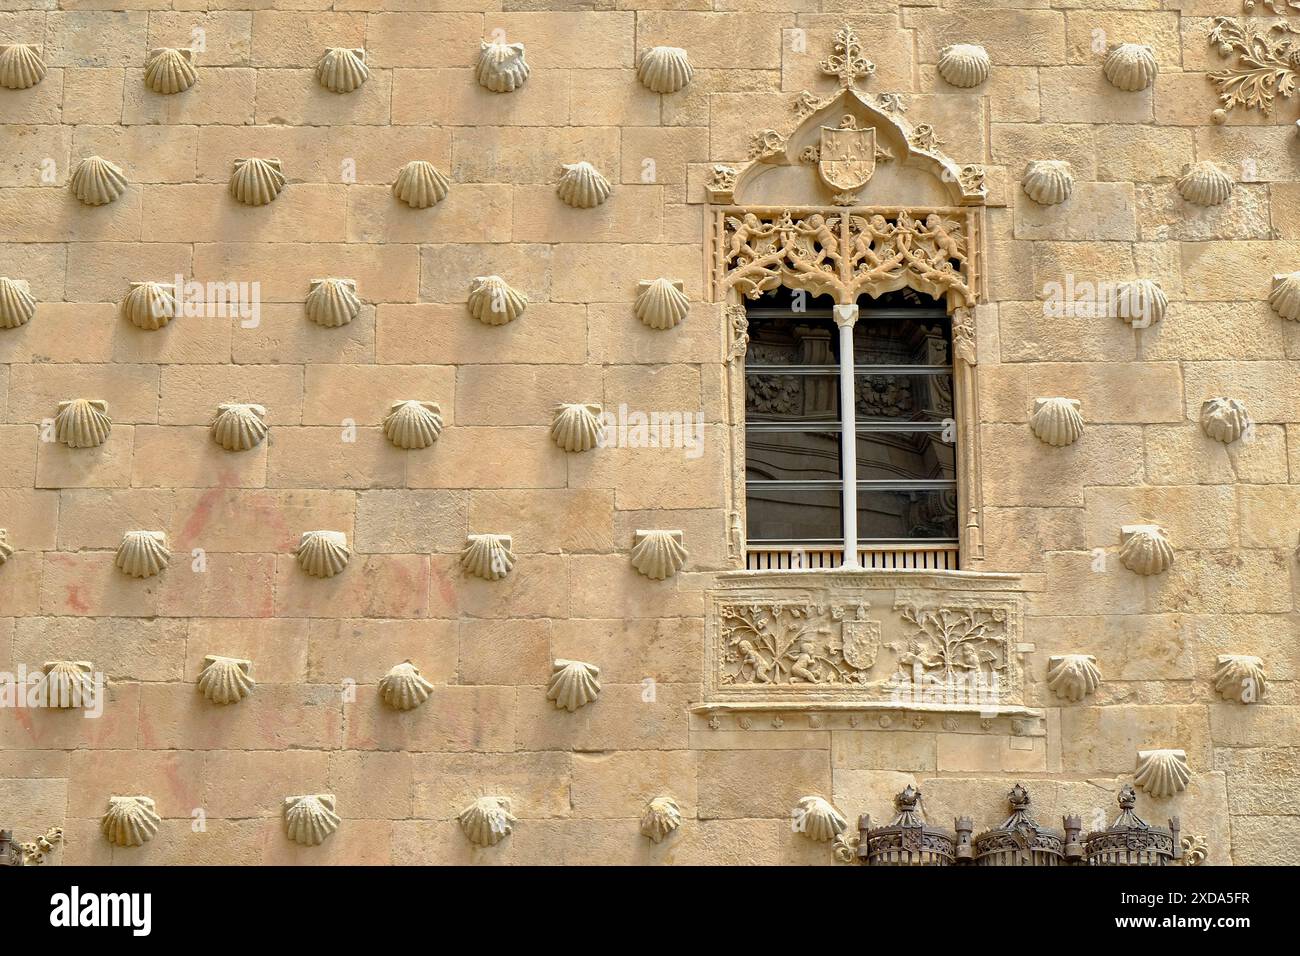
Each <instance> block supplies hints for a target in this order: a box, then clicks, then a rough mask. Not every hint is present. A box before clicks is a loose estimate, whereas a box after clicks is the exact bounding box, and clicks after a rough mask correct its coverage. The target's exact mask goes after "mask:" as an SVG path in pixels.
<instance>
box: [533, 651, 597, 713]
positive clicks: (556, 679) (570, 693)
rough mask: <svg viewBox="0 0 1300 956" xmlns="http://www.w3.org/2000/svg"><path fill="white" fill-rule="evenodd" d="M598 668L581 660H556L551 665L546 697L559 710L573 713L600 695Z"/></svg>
mask: <svg viewBox="0 0 1300 956" xmlns="http://www.w3.org/2000/svg"><path fill="white" fill-rule="evenodd" d="M598 677H600V668H599V667H597V666H596V665H595V664H585V663H583V662H582V661H565V660H556V661H555V662H554V663H553V664H552V665H551V682H550V683H549V684H548V685H547V686H546V699H547V700H553V701H555V706H556V707H557V708H558V709H560V710H567V711H568V712H569V713H573V712H574V711H575V710H577V709H578V708H579V707H585V706H587V705H588V704H590V703H591V702H592V701H593V700H595V699H596V698H597V697H599V696H600V681H599V680H597V678H598Z"/></svg>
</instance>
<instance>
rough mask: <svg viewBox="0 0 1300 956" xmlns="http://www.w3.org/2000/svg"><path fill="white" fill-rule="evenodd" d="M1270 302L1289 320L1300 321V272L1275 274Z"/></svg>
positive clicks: (1278, 312) (1274, 308) (1275, 309)
mask: <svg viewBox="0 0 1300 956" xmlns="http://www.w3.org/2000/svg"><path fill="white" fill-rule="evenodd" d="M1268 304H1269V305H1270V306H1272V307H1273V311H1274V312H1276V313H1277V314H1278V315H1280V316H1281V317H1282V318H1284V319H1286V320H1287V321H1289V322H1300V272H1292V273H1288V274H1285V275H1275V276H1273V289H1272V291H1270V292H1269V294H1268Z"/></svg>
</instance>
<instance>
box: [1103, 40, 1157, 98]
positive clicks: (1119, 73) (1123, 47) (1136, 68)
mask: <svg viewBox="0 0 1300 956" xmlns="http://www.w3.org/2000/svg"><path fill="white" fill-rule="evenodd" d="M1157 70H1158V67H1157V66H1156V54H1155V51H1154V50H1152V49H1151V47H1149V46H1146V45H1145V44H1142V43H1121V44H1120V45H1119V46H1117V47H1115V49H1113V50H1111V51H1110V53H1108V54H1106V63H1105V65H1104V66H1103V67H1102V73H1104V74H1105V76H1106V80H1107V82H1109V83H1110V85H1111V86H1113V87H1115V89H1117V90H1124V91H1125V92H1126V93H1136V92H1138V91H1139V90H1145V89H1146V88H1147V87H1148V86H1150V85H1151V84H1152V83H1154V82H1155V79H1156V72H1157Z"/></svg>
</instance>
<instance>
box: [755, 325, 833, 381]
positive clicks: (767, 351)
mask: <svg viewBox="0 0 1300 956" xmlns="http://www.w3.org/2000/svg"><path fill="white" fill-rule="evenodd" d="M839 364H840V341H839V329H838V327H837V326H836V325H835V323H834V321H832V320H831V318H830V317H829V316H815V315H806V314H800V313H790V312H786V313H775V314H772V313H768V312H766V311H757V312H755V313H754V314H753V315H752V316H751V318H750V320H749V348H748V349H747V350H746V352H745V367H746V368H749V367H752V366H755V365H804V366H807V365H823V366H835V367H838V366H839Z"/></svg>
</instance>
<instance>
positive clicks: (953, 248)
mask: <svg viewBox="0 0 1300 956" xmlns="http://www.w3.org/2000/svg"><path fill="white" fill-rule="evenodd" d="M925 231H926V233H927V234H929V236H930V238H931V239H933V240H934V248H935V249H936V250H938V252H939V254H940V257H941V258H942V259H945V260H947V259H953V260H956V261H957V262H965V261H966V254H965V253H964V252H962V249H961V247H962V243H961V240H960V239H958V238H957V237H955V236H953V235H952V234H951V233H950V232H949V231H948V229H947V227H946V226H945V224H944V220H943V217H942V216H940V215H939V214H938V213H934V212H932V213H930V215H928V216H926V217H925Z"/></svg>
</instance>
